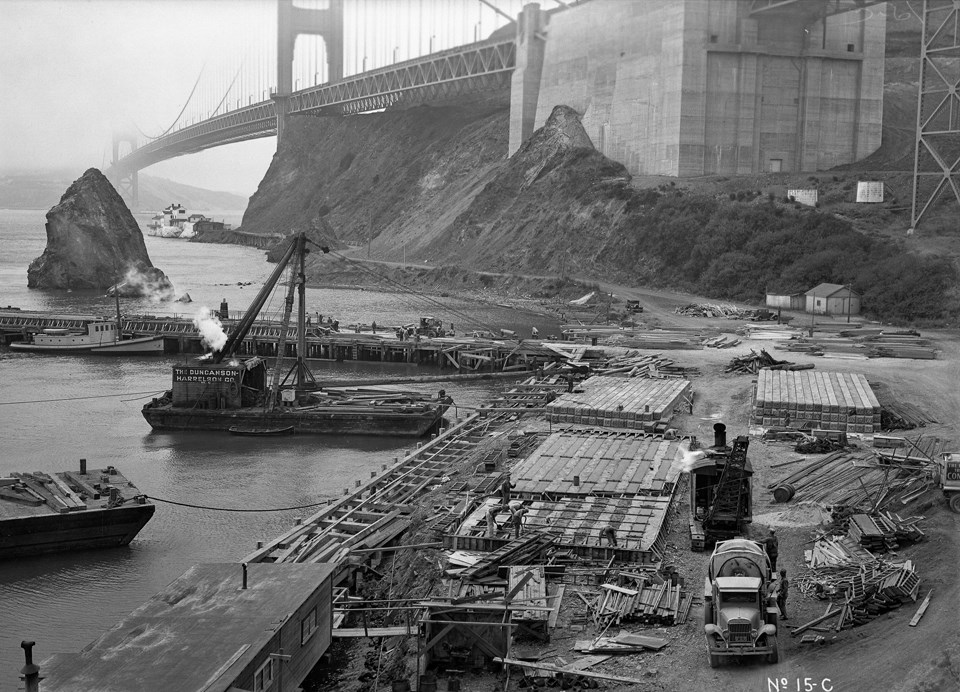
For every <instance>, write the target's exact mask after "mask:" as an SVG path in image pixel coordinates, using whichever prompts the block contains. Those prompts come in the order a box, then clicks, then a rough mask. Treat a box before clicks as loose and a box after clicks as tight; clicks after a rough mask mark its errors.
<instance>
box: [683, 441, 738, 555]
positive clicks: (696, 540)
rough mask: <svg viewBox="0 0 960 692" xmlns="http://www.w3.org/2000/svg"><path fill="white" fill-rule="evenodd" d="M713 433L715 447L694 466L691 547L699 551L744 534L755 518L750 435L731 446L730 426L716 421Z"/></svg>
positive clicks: (705, 453)
mask: <svg viewBox="0 0 960 692" xmlns="http://www.w3.org/2000/svg"><path fill="white" fill-rule="evenodd" d="M713 432H714V445H713V447H710V448H708V449H705V450H703V452H702V455H701V456H700V458H698V459H697V460H696V461H695V462H694V463H693V464H692V465H691V467H690V511H691V513H692V516H691V517H690V549H691V550H694V551H698V552H699V551H703V550H705V549H707V548H709V547H711V546H712V545H714V544H715V543H716V542H717V541H721V540H726V539H730V538H735V537H738V536H742V535H743V534H744V531H745V528H746V525H747V524H749V523H750V522H751V521H752V497H751V488H750V479H751V477H752V476H753V469H752V468H751V466H750V462H749V461H748V460H747V447H748V446H749V444H750V438H748V437H747V436H745V435H741V436H739V437H737V438H735V439H734V440H733V444H732V445H731V446H727V428H726V426H725V425H724V424H723V423H716V424H715V425H714V426H713Z"/></svg>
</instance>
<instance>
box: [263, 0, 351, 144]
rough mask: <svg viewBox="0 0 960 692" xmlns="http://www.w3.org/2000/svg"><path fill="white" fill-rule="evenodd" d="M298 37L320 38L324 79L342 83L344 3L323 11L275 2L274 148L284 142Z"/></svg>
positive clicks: (289, 0) (332, 1)
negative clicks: (323, 46) (323, 47)
mask: <svg viewBox="0 0 960 692" xmlns="http://www.w3.org/2000/svg"><path fill="white" fill-rule="evenodd" d="M300 34H314V35H319V36H322V37H323V42H324V44H326V48H327V78H328V79H329V81H331V82H334V81H336V80H338V79H343V0H328V6H327V8H326V9H323V10H316V9H307V8H305V7H295V6H294V4H293V0H279V1H278V2H277V92H276V94H274V95H273V96H272V98H273V99H274V101H275V103H276V104H277V144H278V145H279V144H280V140H281V139H282V138H283V121H284V117H285V116H286V114H287V98H288V97H289V96H290V94H291V93H293V49H294V46H295V44H296V42H297V36H299V35H300Z"/></svg>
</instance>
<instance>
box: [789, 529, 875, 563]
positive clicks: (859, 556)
mask: <svg viewBox="0 0 960 692" xmlns="http://www.w3.org/2000/svg"><path fill="white" fill-rule="evenodd" d="M876 559H877V558H876V556H874V555H873V553H871V552H869V551H868V550H866V549H864V548H862V547H861V546H860V545H859V544H858V543H857V542H856V541H854V540H853V539H851V538H850V537H849V536H824V537H823V538H818V539H817V541H816V542H815V543H814V544H813V549H812V550H805V551H804V560H805V561H806V563H807V566H808V567H809V568H811V569H818V568H821V567H859V566H860V565H863V564H867V563H870V562H875V561H876Z"/></svg>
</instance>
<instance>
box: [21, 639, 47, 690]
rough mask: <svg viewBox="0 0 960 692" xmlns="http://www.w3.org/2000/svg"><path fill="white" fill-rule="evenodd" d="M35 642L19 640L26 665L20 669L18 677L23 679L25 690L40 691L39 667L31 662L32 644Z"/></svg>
mask: <svg viewBox="0 0 960 692" xmlns="http://www.w3.org/2000/svg"><path fill="white" fill-rule="evenodd" d="M35 643H36V642H27V641H22V642H20V647H21V648H22V649H23V657H24V658H25V659H26V665H25V666H24V667H23V668H21V669H20V679H21V680H23V683H24V687H23V688H24V690H26V692H40V681H41V680H43V678H41V677H40V667H39V666H35V665H34V664H33V646H34V644H35Z"/></svg>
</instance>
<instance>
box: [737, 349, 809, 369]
mask: <svg viewBox="0 0 960 692" xmlns="http://www.w3.org/2000/svg"><path fill="white" fill-rule="evenodd" d="M813 367H814V365H813V364H812V363H811V364H809V365H795V364H794V363H791V362H790V361H788V360H777V359H776V358H774V357H773V356H771V355H770V354H769V353H767V351H766V350H765V349H762V348H761V349H760V353H757V352H756V351H753V350H751V351H750V355H749V356H737V357H735V358H733V359H732V360H731V361H730V364H729V365H727V367H726V368H724V370H723V371H724V372H739V373H745V374H750V375H756V374H757V373H758V372H760V370H761V369H762V368H769V369H771V370H812V369H813Z"/></svg>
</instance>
